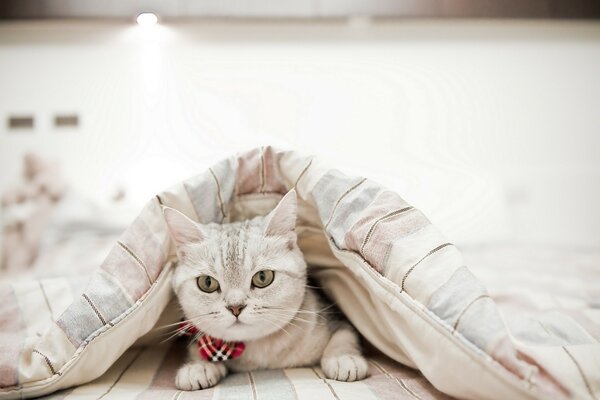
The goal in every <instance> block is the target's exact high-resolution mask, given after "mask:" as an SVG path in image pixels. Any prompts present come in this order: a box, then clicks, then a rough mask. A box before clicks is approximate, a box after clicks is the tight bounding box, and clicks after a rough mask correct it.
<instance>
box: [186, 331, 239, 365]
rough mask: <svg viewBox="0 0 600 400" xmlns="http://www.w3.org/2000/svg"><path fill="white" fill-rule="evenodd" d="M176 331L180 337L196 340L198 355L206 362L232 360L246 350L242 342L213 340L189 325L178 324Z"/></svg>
mask: <svg viewBox="0 0 600 400" xmlns="http://www.w3.org/2000/svg"><path fill="white" fill-rule="evenodd" d="M178 330H179V334H180V335H184V336H193V337H197V338H198V354H199V355H200V358H202V359H204V360H206V361H212V362H217V361H227V360H233V359H234V358H238V357H240V356H241V355H242V353H243V352H244V349H245V348H246V344H245V343H244V342H226V341H224V340H223V339H217V338H214V337H212V336H210V335H207V334H206V333H203V332H201V331H200V330H199V329H198V328H196V327H195V326H194V325H192V324H190V323H185V322H182V323H181V324H179V329H178ZM198 334H199V335H198Z"/></svg>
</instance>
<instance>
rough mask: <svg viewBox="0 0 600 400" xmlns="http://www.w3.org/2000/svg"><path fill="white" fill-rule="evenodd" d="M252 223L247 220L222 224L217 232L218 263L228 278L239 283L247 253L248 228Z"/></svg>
mask: <svg viewBox="0 0 600 400" xmlns="http://www.w3.org/2000/svg"><path fill="white" fill-rule="evenodd" d="M251 227H252V225H251V224H250V222H249V221H245V222H243V223H240V224H232V225H222V226H221V227H220V232H219V250H220V256H221V259H220V260H219V261H220V264H221V268H222V270H223V272H224V273H225V274H227V275H228V278H229V279H232V280H235V281H236V283H238V284H239V283H241V280H242V279H243V275H244V274H243V271H244V270H246V269H247V268H245V267H244V265H245V263H246V262H247V260H246V255H247V248H248V240H249V238H250V234H249V230H250V229H251Z"/></svg>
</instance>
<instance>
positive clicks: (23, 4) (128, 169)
mask: <svg viewBox="0 0 600 400" xmlns="http://www.w3.org/2000/svg"><path fill="white" fill-rule="evenodd" d="M599 17H600V3H598V2H597V1H561V0H531V1H489V0H483V1H468V0H461V1H446V0H428V1H413V0H402V1H401V0H375V1H366V0H365V1H361V0H351V1H337V0H294V1H292V0H280V1H270V0H252V1H233V0H226V1H224V0H211V1H202V0H197V1H192V0H179V1H170V2H159V1H141V0H139V1H131V2H124V1H117V0H111V1H96V0H84V1H81V0H80V1H67V0H55V1H52V0H46V1H43V0H21V1H3V2H2V3H0V18H1V19H0V121H1V123H0V195H2V196H3V208H2V211H0V213H2V214H0V216H1V217H2V219H3V221H4V222H3V226H4V227H5V232H6V231H8V232H9V233H8V235H6V234H5V235H4V236H5V239H4V241H5V242H4V243H5V245H4V247H8V248H11V247H13V245H14V246H16V245H15V244H14V243H22V240H23V239H22V237H23V235H25V236H27V235H29V236H32V235H33V238H29V239H28V240H30V241H31V242H32V243H36V241H39V237H37V236H36V235H38V236H39V232H41V231H42V227H41V226H40V227H37V225H36V224H38V222H35V223H34V224H33V225H34V227H30V228H27V227H25V228H24V227H23V224H25V225H26V224H27V223H28V222H27V218H30V219H31V218H32V216H34V218H33V219H35V220H36V221H39V220H40V219H43V218H45V217H44V216H46V215H47V214H48V213H47V210H48V209H52V208H53V207H57V206H58V204H59V203H61V202H62V201H63V200H64V199H66V198H70V199H71V203H67V204H69V206H68V207H65V208H66V210H67V211H65V212H66V213H67V214H68V213H73V210H75V209H76V210H78V214H77V217H76V218H75V217H68V216H66V214H62V215H61V216H60V217H59V218H58V220H59V221H62V222H64V221H65V220H69V218H71V220H70V221H71V225H69V230H70V232H71V233H73V232H75V231H76V229H82V228H81V227H82V226H84V225H85V224H82V222H81V221H82V220H85V221H87V224H88V226H89V225H90V224H92V222H91V221H93V224H95V225H94V226H95V229H100V230H104V231H111V229H112V230H114V231H115V232H116V231H118V230H119V229H120V227H122V226H126V221H129V220H130V219H131V218H132V217H134V216H135V215H136V214H137V212H138V211H139V208H140V207H141V206H142V205H143V204H144V203H145V202H146V201H147V200H148V199H149V198H151V197H152V196H153V194H155V193H156V192H158V191H160V190H162V189H164V188H165V187H168V186H170V185H172V184H174V183H176V182H178V181H180V180H182V179H184V178H187V177H189V176H191V175H194V174H195V173H197V172H200V171H203V170H204V169H205V168H206V167H208V166H209V165H211V164H212V163H214V162H216V161H218V160H220V159H221V158H223V157H226V156H229V155H231V154H232V153H235V152H237V151H240V150H246V149H249V148H252V147H255V146H260V145H266V144H271V145H275V146H278V147H282V148H292V149H296V150H298V151H301V152H304V153H312V154H316V155H318V156H320V157H322V158H323V159H326V160H328V162H329V163H330V164H331V165H332V166H335V167H337V168H339V169H342V170H344V171H346V172H349V173H352V174H357V175H362V176H367V177H370V178H373V179H375V180H377V181H380V182H382V183H384V184H386V185H387V186H389V187H391V188H393V189H395V190H397V191H398V192H399V193H400V194H401V195H402V196H403V197H404V198H405V199H406V200H408V201H409V202H411V203H412V204H414V205H416V206H417V207H420V208H421V209H422V210H423V211H424V212H425V213H426V214H427V215H428V216H429V217H430V219H431V220H432V221H433V222H434V223H436V224H437V225H438V226H439V227H440V229H441V230H442V231H443V232H444V233H445V234H446V236H447V237H448V238H449V239H450V240H451V241H453V242H454V243H456V244H458V245H464V246H470V245H482V244H486V243H510V244H514V243H516V244H524V245H528V246H555V245H560V246H563V247H566V248H574V249H577V251H587V250H588V249H595V248H598V247H600V207H599V204H600V23H599V20H598V18H599ZM67 194H69V196H67ZM74 198H76V199H77V200H76V201H74V200H73V199H74ZM40 199H44V200H40ZM40 204H41V205H40ZM74 204H75V205H74ZM82 204H84V206H82ZM40 207H41V210H42V211H40ZM44 207H45V208H44ZM99 210H101V211H99ZM36 212H37V213H38V214H39V215H38V214H35V213H36ZM36 215H38V216H37V217H35V216H36ZM48 218H49V217H48ZM54 218H57V217H54ZM98 219H102V222H101V223H100V224H99V223H98ZM19 221H20V222H19ZM23 221H25V222H23ZM113 222H114V223H113ZM42 225H43V224H42ZM98 226H100V227H98ZM27 229H29V231H31V230H33V231H34V233H31V232H30V233H25V234H24V233H23V230H25V231H27ZM36 229H37V230H36ZM74 229H75V231H74ZM18 230H20V231H21V233H20V234H21V239H18V238H17V237H16V236H15V237H13V238H12V239H11V238H10V236H11V235H12V234H14V232H16V231H18ZM35 232H38V233H35ZM7 236H8V239H7ZM29 236H28V237H29ZM19 240H21V242H19ZM11 243H13V244H11ZM33 245H34V244H32V246H33ZM5 253H6V252H5ZM25 258H27V257H25ZM22 262H25V261H22Z"/></svg>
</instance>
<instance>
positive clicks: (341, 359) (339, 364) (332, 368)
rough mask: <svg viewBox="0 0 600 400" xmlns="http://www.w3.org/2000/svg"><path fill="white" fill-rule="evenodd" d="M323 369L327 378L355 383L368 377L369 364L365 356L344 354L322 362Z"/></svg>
mask: <svg viewBox="0 0 600 400" xmlns="http://www.w3.org/2000/svg"><path fill="white" fill-rule="evenodd" d="M321 369H322V370H323V373H324V374H325V376H326V377H327V378H329V379H335V380H336V381H344V382H353V381H359V380H361V379H364V378H366V377H367V371H368V370H369V364H367V360H365V359H364V357H363V356H360V355H354V354H342V355H340V356H336V357H327V358H323V359H322V360H321Z"/></svg>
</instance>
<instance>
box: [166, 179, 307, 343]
mask: <svg viewBox="0 0 600 400" xmlns="http://www.w3.org/2000/svg"><path fill="white" fill-rule="evenodd" d="M296 212H297V203H296V192H295V191H293V190H292V191H290V192H289V193H288V194H286V195H285V196H284V197H283V198H282V199H281V201H280V202H279V204H278V205H277V207H275V209H274V210H273V211H271V212H270V213H269V214H268V215H267V216H264V217H256V218H254V219H251V220H248V221H242V222H235V223H231V224H215V223H211V224H198V223H196V222H194V221H192V220H191V219H189V218H187V217H186V216H185V215H183V214H182V213H180V212H179V211H176V210H174V209H171V208H166V209H165V211H164V215H165V220H166V222H167V226H168V227H169V230H170V233H171V237H172V239H173V241H174V243H175V246H176V249H177V255H178V257H179V260H180V263H179V265H178V266H177V269H176V271H175V275H174V278H173V288H174V290H175V293H176V294H177V297H178V299H179V302H180V304H181V307H182V309H183V313H184V315H185V318H186V319H187V320H189V321H190V322H191V323H193V324H194V325H195V326H196V327H198V329H200V330H201V331H204V332H206V333H208V334H209V335H211V336H214V337H217V338H221V339H225V340H253V339H258V338H260V337H264V336H267V335H269V334H271V333H274V332H276V331H279V330H281V328H283V327H285V325H286V324H287V323H288V322H289V321H290V320H291V319H292V318H293V317H294V316H295V314H296V312H297V311H298V309H299V307H300V306H301V304H302V301H303V299H304V293H305V289H306V263H305V261H304V258H303V256H302V253H301V251H300V249H299V248H298V246H297V244H296V232H295V226H296Z"/></svg>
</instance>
